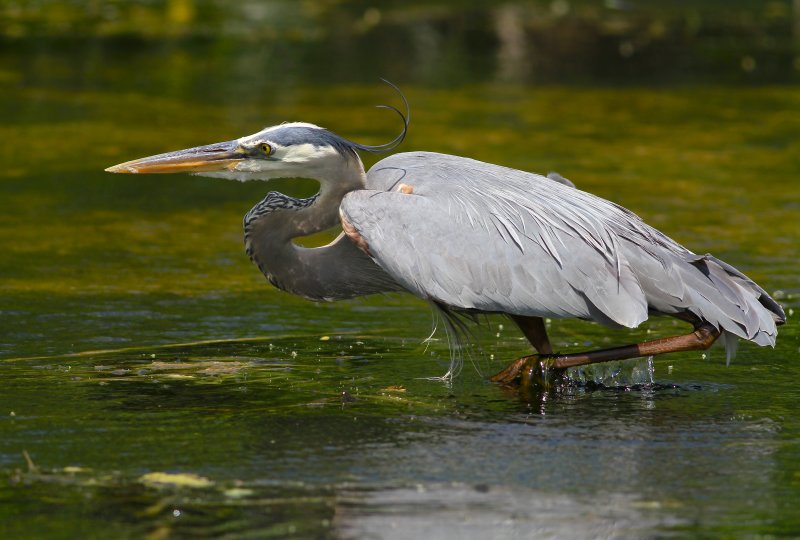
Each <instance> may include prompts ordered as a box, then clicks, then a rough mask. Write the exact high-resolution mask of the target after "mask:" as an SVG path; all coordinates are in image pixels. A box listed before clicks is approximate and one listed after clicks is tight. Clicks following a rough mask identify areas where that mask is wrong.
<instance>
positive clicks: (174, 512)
mask: <svg viewBox="0 0 800 540" xmlns="http://www.w3.org/2000/svg"><path fill="white" fill-rule="evenodd" d="M172 517H176V518H177V517H181V511H180V510H178V509H177V508H176V509H175V510H173V511H172Z"/></svg>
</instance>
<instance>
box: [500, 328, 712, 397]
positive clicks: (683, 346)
mask: <svg viewBox="0 0 800 540" xmlns="http://www.w3.org/2000/svg"><path fill="white" fill-rule="evenodd" d="M719 335H720V332H719V330H717V328H716V327H714V326H713V325H711V324H708V323H702V324H700V325H699V326H697V327H696V328H695V330H694V332H690V333H688V334H686V335H683V336H672V337H668V338H662V339H655V340H653V341H644V342H642V343H635V344H633V345H624V346H622V347H614V348H611V349H602V350H599V351H588V352H581V353H574V354H542V355H533V356H527V357H524V358H520V359H519V360H517V361H516V362H514V363H513V364H512V365H511V366H509V367H508V368H506V369H505V370H503V371H501V372H500V373H498V374H497V375H495V376H494V377H492V380H493V381H495V382H500V383H504V384H508V383H511V382H513V381H514V380H515V379H516V378H517V376H518V375H522V378H523V379H525V378H528V379H530V378H531V377H533V376H534V375H535V373H536V371H537V370H542V369H556V370H563V369H566V368H570V367H575V366H585V365H588V364H596V363H599V362H609V361H612V360H627V359H629V358H640V357H645V356H655V355H658V354H664V353H671V352H680V351H697V350H704V349H708V348H709V347H710V346H711V345H712V344H713V343H714V342H715V341H716V340H717V338H718V337H719ZM512 367H514V368H515V369H514V370H513V372H512V369H511V368H512ZM523 368H524V369H523ZM520 372H522V373H520ZM523 383H527V384H529V383H530V381H529V380H528V381H527V382H526V381H525V380H523Z"/></svg>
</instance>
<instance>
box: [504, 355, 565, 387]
mask: <svg viewBox="0 0 800 540" xmlns="http://www.w3.org/2000/svg"><path fill="white" fill-rule="evenodd" d="M554 361H555V357H553V356H551V355H538V354H533V355H531V356H523V357H522V358H517V359H516V360H514V362H512V363H511V364H510V365H509V366H508V367H507V368H505V369H504V370H503V371H501V372H499V373H497V374H495V375H493V376H492V377H491V380H492V382H496V383H500V384H502V385H506V386H510V385H514V384H518V385H519V386H520V388H521V389H525V390H528V389H530V388H532V387H538V388H544V389H549V388H552V387H553V386H554V385H555V384H557V383H558V381H559V380H560V379H561V376H562V374H563V373H564V370H563V369H558V368H555V367H553V363H554Z"/></svg>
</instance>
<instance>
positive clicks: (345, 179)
mask: <svg viewBox="0 0 800 540" xmlns="http://www.w3.org/2000/svg"><path fill="white" fill-rule="evenodd" d="M315 179H316V180H318V181H319V182H320V191H319V193H318V194H317V195H315V196H314V197H311V198H309V199H293V198H290V197H286V196H280V198H281V201H283V202H282V203H281V204H279V205H278V206H277V207H276V208H274V207H273V206H272V205H269V204H268V205H267V207H266V208H262V209H260V206H261V204H264V203H268V202H269V201H270V196H269V195H268V196H267V199H264V201H263V202H262V203H260V204H259V205H256V207H255V208H253V210H251V211H250V213H248V215H247V217H246V218H245V246H246V249H247V253H248V255H250V259H251V260H252V261H253V262H254V263H255V264H257V265H258V267H259V269H260V270H261V272H262V273H263V274H264V275H265V276H266V277H267V279H268V280H269V281H270V283H272V284H273V285H275V286H276V287H278V288H279V289H282V290H285V291H287V292H291V293H294V294H297V295H300V296H304V297H306V298H310V299H313V300H338V299H344V298H353V297H355V296H362V295H366V294H374V293H378V292H388V291H395V290H399V289H400V287H399V285H397V284H396V283H395V282H394V280H392V279H391V278H390V277H389V276H388V275H387V274H386V273H385V272H384V271H383V270H381V269H380V267H378V266H377V265H376V264H375V263H374V262H373V261H372V259H370V258H369V257H368V256H367V255H365V254H364V253H363V252H362V251H361V250H360V249H358V248H357V247H356V246H355V244H353V243H352V242H351V241H350V240H349V239H348V238H347V237H346V236H344V235H343V234H342V235H339V237H338V238H337V239H336V240H334V241H333V242H332V243H330V244H328V245H327V246H323V247H318V248H304V247H301V246H298V245H296V244H295V243H294V242H293V239H295V238H298V237H302V236H308V235H310V234H314V233H317V232H320V231H324V230H326V229H330V228H331V227H334V226H336V225H338V224H339V223H340V221H339V204H340V203H341V201H342V198H343V197H344V196H345V195H346V194H347V193H348V192H350V191H353V190H356V189H363V188H364V183H365V174H364V167H363V165H362V164H361V160H360V159H358V157H355V158H352V159H342V163H341V165H340V166H339V167H332V168H328V169H326V170H325V171H321V172H320V175H319V176H317V177H316V178H315ZM271 195H276V196H278V194H271ZM262 212H263V213H262Z"/></svg>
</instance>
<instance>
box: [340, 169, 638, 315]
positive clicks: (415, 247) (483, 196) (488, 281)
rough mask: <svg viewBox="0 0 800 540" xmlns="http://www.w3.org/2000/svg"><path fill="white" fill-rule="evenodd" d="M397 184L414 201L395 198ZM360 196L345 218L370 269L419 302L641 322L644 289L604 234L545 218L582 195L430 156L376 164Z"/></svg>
mask: <svg viewBox="0 0 800 540" xmlns="http://www.w3.org/2000/svg"><path fill="white" fill-rule="evenodd" d="M400 184H406V185H409V186H411V187H412V188H413V192H412V193H411V194H405V193H401V192H399V191H397V187H398V186H399V185H400ZM367 187H368V189H367V190H363V191H356V192H352V193H350V194H348V195H347V196H346V197H345V199H344V200H343V202H342V212H343V214H344V215H345V216H346V218H347V220H348V221H349V222H350V223H351V224H352V225H353V226H355V228H356V229H357V230H358V231H359V233H360V234H361V235H362V236H363V237H364V238H365V239H366V241H367V243H368V244H369V250H370V253H371V255H372V256H373V258H374V259H375V261H376V262H377V263H378V264H379V265H380V266H381V267H382V268H383V269H384V270H385V271H386V272H388V273H389V274H390V275H391V276H392V277H393V278H394V279H396V280H398V281H399V282H400V283H401V284H403V286H405V287H406V288H408V289H409V290H410V291H412V292H413V293H415V294H416V295H418V296H420V297H423V298H430V299H434V300H436V301H438V302H442V303H444V304H446V305H449V306H453V307H458V308H462V309H475V310H481V311H490V312H491V311H500V312H506V313H514V314H519V315H536V316H545V317H579V318H583V319H593V320H597V321H599V322H603V323H606V324H612V325H623V326H629V327H633V326H637V325H638V324H639V323H641V322H642V321H644V320H645V319H646V318H647V302H646V300H645V297H644V294H643V292H642V289H641V287H640V286H639V283H638V281H637V279H636V276H635V275H634V274H633V272H632V271H631V269H630V266H629V264H628V263H627V261H625V260H621V259H620V258H619V257H618V254H617V253H616V251H615V246H614V243H615V242H616V239H615V238H614V237H613V235H609V234H608V233H607V232H606V231H604V230H603V227H602V226H599V225H597V224H595V223H592V222H591V221H590V220H588V219H586V220H583V222H581V221H580V220H579V221H575V220H572V221H570V220H569V219H567V218H566V212H568V211H570V210H571V209H570V208H569V207H566V208H565V207H563V205H561V206H558V205H556V206H558V207H557V208H556V209H555V210H553V208H552V207H553V205H554V202H557V201H565V200H568V199H569V198H570V197H574V196H575V194H578V193H581V194H582V193H583V192H580V191H578V190H576V189H574V188H572V187H570V186H568V185H565V184H561V183H558V182H556V181H553V180H550V179H548V178H546V177H541V176H538V175H533V174H530V173H523V172H521V171H515V170H513V169H505V168H503V167H498V166H494V165H489V164H484V163H481V162H477V161H473V160H468V159H466V158H458V157H455V156H443V155H440V154H430V153H413V154H397V155H395V156H392V157H390V158H387V159H385V160H383V161H381V162H379V163H378V164H377V165H376V166H375V167H373V168H372V169H371V170H370V172H369V175H368V182H367ZM609 204H610V203H609ZM573 210H574V209H573ZM631 216H632V215H631ZM633 217H634V218H635V216H633ZM635 219H638V218H635Z"/></svg>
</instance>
